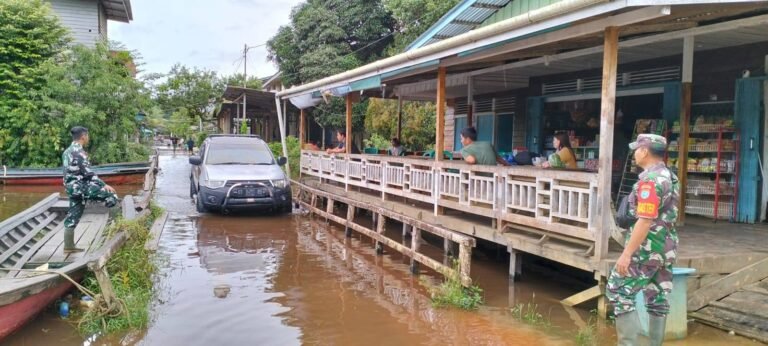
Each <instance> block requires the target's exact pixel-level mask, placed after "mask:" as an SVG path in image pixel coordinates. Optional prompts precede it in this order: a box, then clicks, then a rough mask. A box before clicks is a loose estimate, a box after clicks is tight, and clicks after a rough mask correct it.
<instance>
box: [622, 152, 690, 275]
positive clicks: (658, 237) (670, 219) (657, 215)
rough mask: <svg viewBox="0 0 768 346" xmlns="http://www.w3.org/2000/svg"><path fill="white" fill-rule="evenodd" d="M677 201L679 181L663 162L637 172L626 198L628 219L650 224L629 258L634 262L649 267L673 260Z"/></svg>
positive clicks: (675, 245) (675, 248) (675, 243)
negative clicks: (648, 221)
mask: <svg viewBox="0 0 768 346" xmlns="http://www.w3.org/2000/svg"><path fill="white" fill-rule="evenodd" d="M679 200H680V182H679V181H678V179H677V176H676V175H675V174H674V173H672V172H671V171H670V170H669V169H667V167H666V165H664V163H663V162H660V163H658V164H656V165H654V166H652V167H649V168H648V169H646V170H644V171H643V172H642V173H640V176H639V179H638V182H637V183H635V185H634V186H633V187H632V193H631V194H630V196H629V212H630V214H632V216H635V217H637V218H647V219H652V220H653V222H652V223H651V228H650V230H649V231H648V236H647V237H646V239H645V241H644V242H643V243H642V245H641V246H640V248H638V249H637V251H636V252H635V253H634V254H633V255H632V257H633V259H634V260H637V261H639V262H642V263H647V264H649V265H665V264H668V263H670V262H674V261H675V257H676V253H677V243H678V238H677V230H676V229H675V222H676V221H677V213H678V201H679ZM631 229H634V225H632V228H631ZM627 241H629V237H627Z"/></svg>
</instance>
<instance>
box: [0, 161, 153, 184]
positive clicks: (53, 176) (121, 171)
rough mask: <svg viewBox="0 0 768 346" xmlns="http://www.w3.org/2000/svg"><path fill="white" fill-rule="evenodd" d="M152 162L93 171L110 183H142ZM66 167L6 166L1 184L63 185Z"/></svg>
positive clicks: (104, 166) (1, 176) (113, 166)
mask: <svg viewBox="0 0 768 346" xmlns="http://www.w3.org/2000/svg"><path fill="white" fill-rule="evenodd" d="M150 164H151V162H149V161H147V162H126V163H113V164H108V165H99V166H93V167H92V169H93V171H94V172H95V173H96V174H97V175H98V176H99V178H101V180H104V182H105V183H107V184H110V185H129V184H140V183H142V182H143V181H144V175H145V174H146V173H147V171H149V167H150ZM63 176H64V169H63V168H61V167H58V168H5V167H2V171H0V184H5V185H61V184H62V178H63Z"/></svg>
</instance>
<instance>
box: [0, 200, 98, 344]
mask: <svg viewBox="0 0 768 346" xmlns="http://www.w3.org/2000/svg"><path fill="white" fill-rule="evenodd" d="M67 208H68V202H67V201H66V200H64V199H61V198H60V197H59V194H58V193H54V194H51V195H50V196H48V197H47V198H45V199H43V200H42V201H40V202H39V203H37V204H35V205H34V206H32V207H30V208H29V209H27V210H25V211H23V212H21V213H18V214H16V215H14V216H12V217H10V218H8V219H7V220H4V221H2V222H0V341H2V340H3V339H4V338H5V337H6V336H8V335H10V334H11V333H13V332H14V331H15V330H17V329H19V328H20V327H22V326H23V325H24V324H25V323H27V322H29V321H30V320H32V319H33V318H34V317H35V316H36V315H37V314H38V313H39V312H41V311H42V310H43V309H45V308H46V307H47V306H49V305H50V304H51V303H53V302H54V301H55V300H56V299H58V298H59V297H61V296H62V295H63V294H64V293H66V292H67V291H68V290H69V289H71V288H72V284H71V283H70V282H69V281H67V280H66V279H64V278H63V277H62V276H60V275H58V274H56V273H63V274H66V275H68V276H70V277H71V278H73V279H75V280H79V279H81V278H82V276H83V274H84V272H85V270H86V265H87V263H88V261H89V260H91V259H92V258H93V257H94V256H95V254H97V253H99V251H98V250H99V247H101V245H102V244H103V243H104V239H103V231H104V229H106V226H107V221H108V219H109V213H108V210H107V209H106V208H103V207H93V206H88V207H87V208H86V212H85V214H84V215H83V218H82V219H81V221H80V223H79V224H78V226H77V228H76V229H75V241H76V244H77V246H78V247H80V248H84V249H87V251H85V252H81V253H75V254H68V255H65V254H64V252H63V251H62V247H63V241H64V234H63V233H64V217H65V215H66V211H67ZM46 265H47V266H48V268H49V269H48V270H49V271H52V272H55V273H52V272H31V271H18V269H26V270H31V269H36V268H40V266H46Z"/></svg>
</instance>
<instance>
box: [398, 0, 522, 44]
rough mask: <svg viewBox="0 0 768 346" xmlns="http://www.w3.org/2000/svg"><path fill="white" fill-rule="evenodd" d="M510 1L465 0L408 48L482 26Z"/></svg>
mask: <svg viewBox="0 0 768 346" xmlns="http://www.w3.org/2000/svg"><path fill="white" fill-rule="evenodd" d="M510 2H511V0H463V1H462V2H460V3H459V4H458V5H456V6H455V7H454V8H452V9H451V10H450V11H448V13H446V14H445V15H444V16H443V17H442V18H440V20H438V21H437V22H436V23H435V24H434V25H432V27H430V28H429V29H428V30H427V31H425V32H424V33H423V34H421V36H419V37H418V38H417V39H416V40H414V41H413V42H412V43H411V44H410V45H408V47H407V48H406V50H412V49H416V48H419V47H424V46H426V45H429V44H432V43H435V42H438V41H441V40H444V39H446V38H451V37H454V36H458V35H461V34H463V33H465V32H468V31H471V30H473V29H475V28H477V27H480V26H482V24H483V23H484V22H485V21H486V19H488V18H490V17H491V16H492V15H494V14H495V13H496V12H497V11H499V10H500V9H502V8H504V7H505V6H506V5H507V4H509V3H510Z"/></svg>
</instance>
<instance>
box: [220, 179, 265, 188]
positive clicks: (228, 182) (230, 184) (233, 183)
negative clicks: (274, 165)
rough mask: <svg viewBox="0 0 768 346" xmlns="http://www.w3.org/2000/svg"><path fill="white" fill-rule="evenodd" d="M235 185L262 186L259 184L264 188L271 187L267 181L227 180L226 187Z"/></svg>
mask: <svg viewBox="0 0 768 346" xmlns="http://www.w3.org/2000/svg"><path fill="white" fill-rule="evenodd" d="M235 184H245V185H258V186H262V185H261V184H264V185H266V186H272V182H271V181H269V180H227V185H226V186H227V187H231V186H232V185H235Z"/></svg>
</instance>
